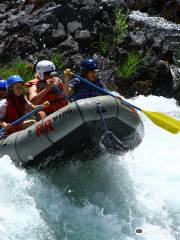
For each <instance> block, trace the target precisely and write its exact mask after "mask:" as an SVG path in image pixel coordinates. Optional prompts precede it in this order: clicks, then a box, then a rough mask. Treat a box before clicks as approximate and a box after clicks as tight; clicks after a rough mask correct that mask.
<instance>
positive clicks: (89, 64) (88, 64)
mask: <svg viewBox="0 0 180 240" xmlns="http://www.w3.org/2000/svg"><path fill="white" fill-rule="evenodd" d="M80 67H81V71H94V70H96V69H97V62H96V60H94V59H92V58H85V59H83V60H82V61H81V63H80Z"/></svg>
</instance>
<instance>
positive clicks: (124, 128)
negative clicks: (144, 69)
mask: <svg viewBox="0 0 180 240" xmlns="http://www.w3.org/2000/svg"><path fill="white" fill-rule="evenodd" d="M107 130H108V131H111V132H113V134H114V135H115V136H116V138H118V139H119V140H120V141H121V142H123V143H125V145H126V150H129V149H130V150H131V149H134V148H135V147H136V146H138V145H139V144H140V143H141V141H142V138H143V133H144V131H143V124H142V121H141V119H140V117H139V115H138V113H137V112H136V111H135V110H134V109H133V108H131V107H128V106H126V105H124V104H122V103H121V102H120V101H119V100H117V99H115V98H112V97H110V96H100V97H94V98H89V99H84V100H78V101H76V102H73V103H70V104H69V105H68V106H66V107H64V108H62V109H60V110H58V111H57V112H55V113H53V114H51V115H49V116H48V117H46V118H45V119H43V120H41V121H40V122H38V123H36V124H34V125H32V126H31V127H29V128H27V129H25V130H22V131H19V132H16V133H13V134H11V135H10V136H8V137H7V138H5V139H3V140H1V142H0V157H1V156H3V155H9V156H10V157H11V159H13V161H14V162H15V164H17V165H19V166H24V167H28V166H37V165H46V166H48V164H49V163H50V162H51V163H52V162H53V163H54V164H55V163H56V164H57V162H58V163H60V164H63V163H65V162H66V161H67V160H71V161H72V156H73V155H76V156H80V155H82V153H83V154H84V155H89V152H90V153H93V152H97V149H98V151H101V149H102V147H101V145H102V144H100V142H101V139H102V136H103V134H104V133H105V131H107ZM112 148H113V146H112ZM88 150H89V151H88ZM116 151H117V152H118V150H116V148H115V149H114V153H116Z"/></svg>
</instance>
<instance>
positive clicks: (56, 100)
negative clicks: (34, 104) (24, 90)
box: [26, 78, 68, 115]
mask: <svg viewBox="0 0 180 240" xmlns="http://www.w3.org/2000/svg"><path fill="white" fill-rule="evenodd" d="M33 85H35V86H36V87H37V92H40V91H42V89H43V87H41V86H40V85H41V81H40V80H39V79H37V78H36V79H34V80H31V81H29V82H27V83H26V86H27V87H31V86H33ZM58 87H59V89H60V90H61V91H63V84H62V83H59V85H58ZM46 101H49V102H50V106H49V107H46V108H45V109H43V111H44V112H45V113H46V114H47V115H49V114H51V113H53V112H55V111H57V110H58V109H60V108H63V107H64V106H66V105H67V104H68V102H67V101H66V100H65V99H64V97H63V96H61V95H60V94H59V93H56V92H54V91H49V92H48V93H47V94H46V96H44V98H43V99H41V102H40V103H39V104H42V103H44V102H46Z"/></svg>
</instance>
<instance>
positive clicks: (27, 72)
mask: <svg viewBox="0 0 180 240" xmlns="http://www.w3.org/2000/svg"><path fill="white" fill-rule="evenodd" d="M11 75H20V76H21V77H22V78H23V79H24V81H29V80H32V79H33V78H34V69H33V65H32V64H29V63H27V62H26V61H24V60H22V59H21V58H17V59H16V60H15V61H14V62H12V63H11V64H9V65H4V66H3V67H1V68H0V76H1V77H2V78H3V79H7V78H8V77H9V76H11Z"/></svg>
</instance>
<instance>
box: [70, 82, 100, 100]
mask: <svg viewBox="0 0 180 240" xmlns="http://www.w3.org/2000/svg"><path fill="white" fill-rule="evenodd" d="M73 83H75V84H73ZM93 83H94V84H95V85H96V86H98V87H100V88H105V87H104V85H103V83H102V82H101V81H100V80H96V81H95V82H93ZM73 85H74V88H73ZM69 86H70V87H72V88H73V90H74V94H73V95H72V96H71V100H72V101H76V100H78V99H85V98H91V97H97V96H99V95H102V93H101V92H100V91H98V90H96V89H95V88H93V87H92V86H90V85H88V84H86V83H84V82H81V81H80V80H79V79H78V78H74V79H72V80H71V81H70V82H69Z"/></svg>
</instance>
